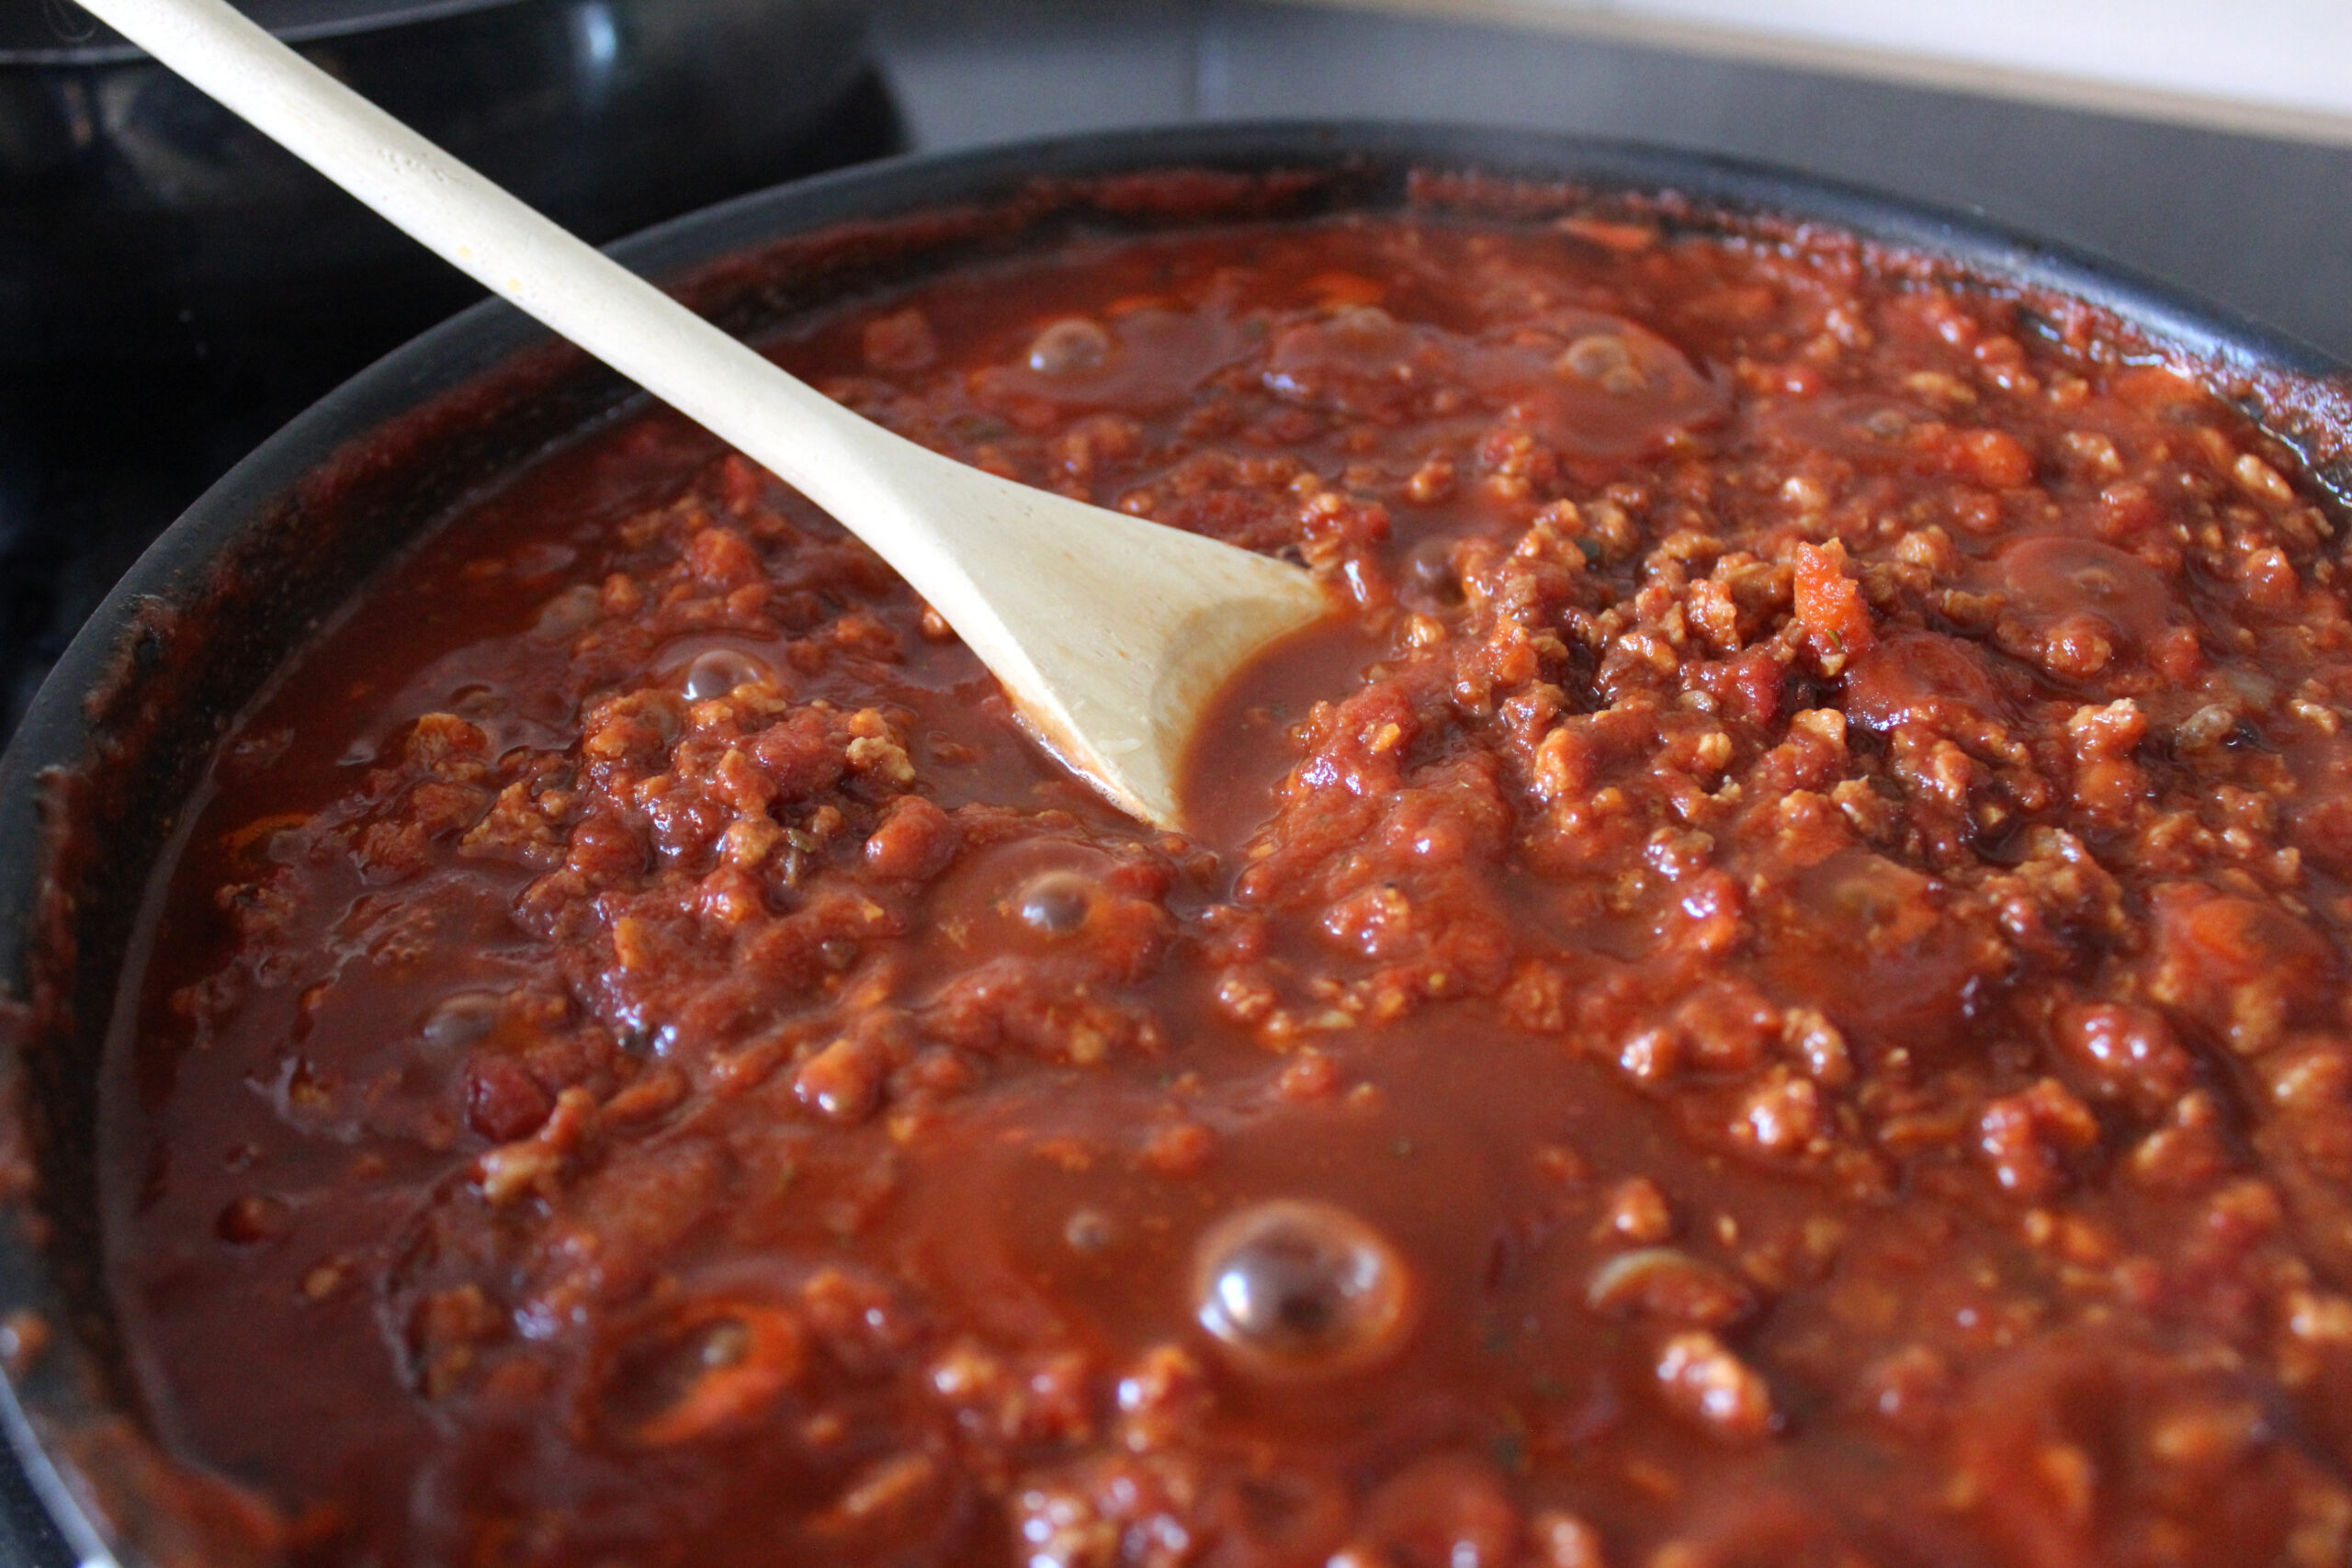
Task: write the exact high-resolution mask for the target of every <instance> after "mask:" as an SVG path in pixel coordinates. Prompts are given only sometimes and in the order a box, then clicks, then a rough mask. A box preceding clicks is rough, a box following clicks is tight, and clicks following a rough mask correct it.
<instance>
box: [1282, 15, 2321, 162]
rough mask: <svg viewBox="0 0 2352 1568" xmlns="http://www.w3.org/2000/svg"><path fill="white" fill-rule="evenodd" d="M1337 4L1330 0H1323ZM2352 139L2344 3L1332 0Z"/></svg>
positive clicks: (2290, 134)
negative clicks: (1498, 19) (1510, 21)
mask: <svg viewBox="0 0 2352 1568" xmlns="http://www.w3.org/2000/svg"><path fill="white" fill-rule="evenodd" d="M1325 3H1333V0H1325ZM1338 3H1350V4H1360V5H1370V6H1378V7H1381V8H1385V9H1403V10H1419V11H1423V12H1452V13H1454V14H1457V15H1465V16H1466V15H1479V16H1487V17H1508V18H1510V19H1515V20H1521V21H1525V22H1530V23H1533V24H1536V25H1552V26H1557V27H1562V28H1570V29H1574V30H1579V31H1587V32H1596V33H1600V34H1604V35H1607V36H1611V37H1617V38H1623V39H1634V40H1636V41H1643V42H1651V43H1660V44H1667V45H1671V46H1679V47H1683V48H1695V49H1700V50H1704V51H1711V52H1722V53H1730V54H1735V55H1740V56H1745V57H1748V58H1756V59H1764V60H1771V61H1777V62H1782V63H1787V64H1793V65H1803V66H1810V67H1813V68H1815V69H1827V70H1835V71H1844V72H1852V73H1861V74H1868V75H1882V76H1889V77H1893V78H1895V79H1899V80H1907V81H1914V82H1923V83H1928V84H1931V85H1943V86H1953V87H1961V88H1967V89H1973V90H1976V91H1980V92H1990V93H1995V94H2002V95H2008V96H2023V97H2030V98H2035V99H2040V100H2043V101H2048V102H2056V103H2063V104H2068V105H2073V106H2076V107H2088V108H2104V109H2111V110H2115V111H2117V112H2120V113H2128V114H2137V115H2142V116H2146V117H2151V118H2165V119H2180V120H2188V121H2191V122H2194V123H2200V124H2208V125H2216V126H2222V127H2225V128H2228V129H2232V130H2251V131H2256V132H2262V133H2267V134H2272V135H2279V136H2288V137H2295V138H2301V139H2308V140H2313V141H2335V142H2352V0H1931V3H1928V4H1919V3H1917V0H1338Z"/></svg>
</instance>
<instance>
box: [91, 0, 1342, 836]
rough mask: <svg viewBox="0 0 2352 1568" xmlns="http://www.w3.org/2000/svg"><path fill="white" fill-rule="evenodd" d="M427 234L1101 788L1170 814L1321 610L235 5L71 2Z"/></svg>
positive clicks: (160, 0) (1305, 587)
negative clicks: (598, 243) (739, 473)
mask: <svg viewBox="0 0 2352 1568" xmlns="http://www.w3.org/2000/svg"><path fill="white" fill-rule="evenodd" d="M85 4H86V5H87V6H88V8H89V9H90V10H91V11H93V12H95V13H96V14H97V15H98V16H99V17H103V18H104V19H105V20H106V21H107V22H109V23H111V24H113V26H114V27H115V28H116V29H117V30H118V31H119V32H121V33H122V34H123V35H124V36H125V37H127V38H129V39H130V40H131V41H132V42H134V43H137V44H139V45H141V47H142V48H144V49H146V50H147V51H149V52H150V53H152V54H153V55H154V56H155V58H156V59H157V60H159V61H161V62H163V63H164V64H165V65H167V66H169V67H170V68H171V69H173V70H174V71H176V72H178V73H180V74H181V75H183V76H185V77H187V79H188V80H189V81H190V82H192V83H193V84H195V85H197V86H198V87H199V88H201V89H202V90H203V91H204V92H206V93H208V94H209V95H210V96H213V97H214V98H216V99H218V100H219V101H220V102H221V103H223V104H225V105H227V106H228V107H230V108H232V109H233V110H234V111H236V112H237V113H238V114H240V115H242V116H243V117H244V118H246V119H248V120H251V121H252V122H253V123H254V126H255V127H256V128H258V129H259V130H261V131H262V132H263V133H264V134H265V135H267V136H269V137H272V138H274V139H275V140H276V141H278V142H279V143H281V144H282V145H284V146H285V147H286V148H287V149H288V151H290V152H293V153H294V154H295V155H296V156H298V157H300V158H302V159H303V160H305V161H306V162H308V163H310V164H311V165H312V166H314V167H316V168H317V169H318V170H319V171H320V172H321V173H322V174H324V175H326V176H327V177H328V178H329V179H332V180H334V182H335V183H337V184H338V185H340V186H343V187H344V188H345V190H348V191H349V192H351V194H352V195H354V196H356V197H358V198H359V199H360V200H361V201H363V202H365V203H366V204H367V205H368V206H369V207H371V208H373V209H375V210H376V211H378V212H379V213H381V214H383V216H384V217H386V218H388V219H390V220H391V221H392V222H394V223H396V224H398V225H399V226H400V227H401V229H403V230H405V231H408V232H409V233H410V234H411V235H413V236H414V237H415V238H416V239H417V240H419V241H421V242H423V243H424V245H425V246H426V247H427V248H429V249H431V250H433V251H435V252H436V253H437V254H440V255H442V256H443V257H445V258H447V260H448V261H450V262H452V263H454V264H455V265H458V267H460V268H462V269H463V270H464V271H466V272H467V273H469V274H471V275H472V276H474V277H476V278H478V279H480V280H481V282H482V283H484V284H485V285H487V286H488V287H489V288H491V289H492V290H493V291H494V292H496V293H498V294H502V295H503V296H505V297H506V298H507V299H510V300H512V301H513V302H514V303H515V304H516V305H518V306H520V307H522V309H523V310H526V311H527V312H529V313H530V314H531V315H533V316H536V317H537V318H538V319H539V320H540V321H544V322H546V323H547V324H548V326H550V327H553V328H554V329H555V330H556V331H557V332H559V333H562V334H563V335H564V336H565V337H567V338H570V339H571V341H572V342H573V343H575V344H579V345H580V346H581V347H582V348H584V349H586V350H587V351H588V352H589V353H591V354H593V355H595V356H596V357H597V358H599V359H601V360H603V361H604V362H605V364H607V365H610V366H611V367H613V368H614V369H616V370H618V371H619V372H620V373H621V374H623V375H624V376H627V377H628V378H630V379H632V380H634V381H636V382H637V383H638V385H639V386H641V387H643V388H645V389H647V390H648V391H650V392H651V393H653V394H654V395H655V396H656V397H659V398H661V399H662V400H663V401H665V402H667V403H669V404H670V405H671V406H672V407H673V408H675V409H677V410H678V411H679V412H681V413H684V414H685V415H686V416H687V417H689V418H691V419H693V420H695V422H697V423H700V424H702V425H703V426H704V427H705V428H706V429H707V430H709V431H711V432H712V433H713V434H717V435H718V436H719V437H720V438H721V439H722V440H725V441H727V442H729V443H730V444H731V445H733V446H735V447H736V448H737V449H738V450H740V451H741V452H742V453H743V454H744V455H745V456H747V457H751V458H752V459H754V460H755V461H757V462H760V463H763V464H764V465H766V466H767V468H769V469H770V470H772V471H773V472H775V474H776V475H777V476H778V477H780V478H782V479H785V480H786V482H788V483H790V484H792V485H793V486H795V487H796V488H797V489H798V490H799V491H800V492H801V493H802V494H804V495H806V496H807V497H808V498H809V500H811V501H813V502H816V503H817V504H818V505H820V506H821V507H823V508H824V509H825V510H826V511H828V512H830V513H832V514H833V516H834V517H836V518H838V519H839V520H840V521H841V523H842V525H843V526H845V527H847V528H849V529H851V530H852V531H854V533H855V534H856V535H857V536H859V537H860V538H862V539H864V540H865V542H866V543H867V544H868V545H871V546H872V547H874V549H875V550H876V553H877V554H879V555H880V556H881V557H882V558H883V559H885V560H887V561H888V562H889V563H890V565H891V566H892V567H893V568H895V569H896V570H898V572H899V576H901V577H903V578H905V579H906V581H908V583H909V584H910V586H911V587H912V588H913V589H914V591H915V592H918V593H920V594H922V596H923V598H924V599H925V600H927V601H929V602H930V604H932V606H933V608H935V609H936V610H938V612H939V613H940V614H941V615H944V616H945V617H946V619H947V623H948V625H950V626H954V627H955V628H956V633H957V634H958V635H959V636H961V637H963V639H964V641H965V643H966V644H967V646H969V647H970V649H972V651H973V652H974V653H975V654H977V655H978V657H979V659H980V661H981V662H982V663H984V664H986V665H987V666H988V667H989V670H990V671H994V672H995V674H996V676H997V678H998V679H999V680H1000V681H1001V682H1003V684H1004V686H1005V688H1006V690H1007V692H1008V693H1009V694H1010V695H1011V696H1012V701H1013V704H1014V705H1015V707H1016V708H1017V709H1018V711H1019V712H1020V713H1021V715H1022V716H1023V719H1024V720H1025V721H1026V722H1027V723H1028V724H1029V726H1030V727H1031V728H1032V730H1033V731H1034V732H1035V734H1036V735H1037V736H1038V737H1039V738H1040V739H1042V740H1044V741H1045V743H1046V745H1048V746H1049V747H1051V748H1052V749H1053V750H1055V751H1056V752H1057V754H1058V755H1060V756H1061V757H1062V759H1063V760H1064V761H1067V762H1069V764H1070V766H1072V767H1073V768H1075V769H1077V770H1078V771H1079V772H1080V773H1082V774H1084V775H1085V776H1086V777H1087V778H1088V779H1089V780H1091V782H1092V783H1093V784H1095V785H1096V787H1098V788H1100V789H1101V790H1102V791H1103V793H1104V794H1105V795H1109V796H1110V797H1111V799H1113V800H1114V801H1115V802H1117V803H1118V804H1119V805H1121V806H1122V807H1125V808H1126V809H1127V810H1129V811H1131V812H1133V813H1135V814H1136V816H1138V817H1141V818H1144V819H1146V820H1147V821H1151V822H1157V823H1159V824H1161V825H1162V826H1173V825H1174V824H1175V822H1176V819H1177V802H1176V775H1177V772H1178V766H1179V762H1180V761H1181V759H1182V754H1183V750H1184V747H1185V744H1186V742H1187V740H1188V739H1189V738H1190V736H1191V734H1192V730H1193V725H1194V723H1195V722H1196V720H1197V718H1198V716H1199V715H1200V713H1201V711H1202V710H1203V708H1204V705H1205V704H1206V703H1207V701H1208V699H1209V696H1210V694H1211V693H1212V692H1213V691H1214V690H1215V689H1216V687H1217V686H1218V685H1219V684H1221V683H1222V682H1223V681H1224V679H1225V678H1226V677H1227V676H1228V675H1229V674H1230V673H1231V672H1232V671H1233V670H1234V669H1235V668H1236V667H1238V665H1239V663H1240V662H1241V661H1243V660H1246V659H1248V658H1250V656H1252V655H1253V654H1254V652H1255V651H1256V650H1257V649H1259V648H1261V647H1262V646H1264V645H1265V644H1266V643H1267V642H1268V641H1269V640H1270V639H1272V638H1273V637H1278V636H1280V635H1282V634H1283V633H1285V632H1287V631H1290V630H1293V629H1295V628H1296V627H1298V626H1304V625H1306V624H1307V623H1308V622H1310V621H1312V620H1314V619H1316V618H1317V617H1318V616H1319V615H1322V614H1323V613H1324V612H1325V609H1326V604H1325V601H1324V598H1323V595H1322V593H1321V592H1320V591H1319V590H1318V589H1317V587H1316V585H1315V584H1314V582H1313V581H1311V580H1310V579H1309V578H1308V577H1307V575H1306V573H1305V572H1303V571H1300V570H1297V569H1296V568H1295V567H1290V566H1285V565H1283V564H1282V563H1280V562H1277V561H1273V560H1270V559H1267V558H1264V557H1261V556H1255V555H1251V554H1250V553H1249V552H1247V551H1243V550H1238V549H1235V548H1233V547H1231V546H1228V545H1224V544H1219V543H1217V542H1216V541H1214V540H1211V539H1205V538H1202V537H1200V536H1195V535H1191V534H1186V533H1183V532H1181V531H1179V530H1177V529H1173V528H1163V527H1160V526H1159V525H1154V524H1150V523H1146V522H1142V521H1140V520H1138V519H1136V518H1134V517H1128V516H1125V515H1122V514H1121V513H1114V512H1106V511H1103V510H1101V509H1100V508H1097V507H1092V506H1088V505H1085V504H1083V503H1081V502H1075V501H1070V500H1068V499H1065V498H1063V497H1060V496H1056V495H1052V494H1048V493H1046V492H1045V491H1035V490H1030V489H1028V488H1026V487H1024V486H1022V485H1018V484H1014V483H1012V482H1011V481H1010V480H1007V479H999V478H997V477H996V476H994V475H992V474H985V473H982V472H980V471H979V470H978V469H976V468H966V467H964V466H963V465H962V464H960V463H956V462H955V461H953V460H952V459H949V458H947V457H941V456H939V455H938V454H937V453H934V452H932V451H930V450H928V449H926V448H924V447H922V446H916V445H915V444H914V443H913V442H910V441H908V440H906V439H904V438H903V437H901V436H899V435H896V434H892V433H891V432H889V431H887V430H884V429H883V428H881V427H880V426H879V425H876V424H872V423H868V422H867V421H865V420H864V419H861V418H859V417H858V416H857V415H856V414H854V413H852V412H849V411H848V410H846V409H844V408H842V407H841V406H840V405H838V404H836V403H834V402H832V401H831V400H830V399H827V398H825V397H823V396H822V395H820V393H818V392H816V391H814V390H812V389H809V388H808V387H806V386H804V385H802V384H801V383H800V382H798V381H797V380H795V379H793V378H791V377H790V376H788V375H786V374H785V372H784V371H782V370H781V369H779V368H777V367H775V366H774V365H772V364H770V363H769V362H768V361H767V360H765V359H763V358H762V357H761V356H760V355H758V354H756V353H754V352H753V351H752V350H751V349H749V348H747V347H745V346H744V345H743V344H740V343H737V342H736V341H735V340H734V339H733V338H730V337H729V336H728V335H727V334H726V333H723V332H720V331H719V330H718V328H717V327H714V326H712V325H711V324H710V323H709V322H707V321H704V320H702V319H701V318H700V317H699V316H696V315H695V313H694V312H693V311H691V310H687V309H685V308H684V306H682V305H680V304H678V303H677V302H676V301H674V300H673V299H670V298H669V297H668V296H667V295H665V294H663V293H662V291H661V290H660V289H658V288H654V287H653V286H652V285H651V284H650V283H647V282H646V281H645V280H644V279H642V278H640V277H639V276H636V275H635V274H633V273H631V272H629V271H628V270H627V269H626V268H624V267H622V266H620V265H617V264H616V263H615V262H612V261H610V260H608V259H607V258H605V256H603V255H602V254H598V253H597V252H596V251H594V250H593V249H592V248H590V247H589V246H587V245H585V244H583V243H581V242H580V241H579V240H577V239H574V238H573V237H572V236H571V235H570V234H568V233H566V232H565V231H563V230H561V229H560V228H558V227H557V226H556V225H555V224H553V223H550V222H549V221H548V220H546V219H545V218H542V217H540V216H539V215H538V214H537V213H536V212H534V211H532V210H531V209H529V208H527V207H526V206H524V205H523V204H522V203H521V202H519V201H517V200H515V198H514V197H511V196H509V195H507V194H506V193H505V192H504V191H503V190H501V189H499V188H498V186H495V185H492V183H491V182H490V181H488V180H486V179H484V178H483V177H482V176H481V175H478V174H476V173H475V172H474V171H473V170H471V169H469V168H468V167H466V166H465V165H464V164H461V163H459V162H458V160H456V159H455V158H452V157H450V156H449V155H448V154H447V153H446V152H442V151H441V150H440V149H439V148H437V147H435V146H434V145H433V144H432V143H431V142H429V141H425V140H424V138H423V137H421V136H419V135H417V134H416V133H415V132H414V131H413V130H409V129H408V128H407V127H406V126H404V125H402V124H401V123H400V122H399V121H398V120H396V119H394V118H391V117H390V115H388V114H385V113H384V112H383V111H382V110H380V109H379V108H377V107H375V106H374V105H372V104H370V103H368V101H367V100H366V99H364V98H362V97H360V96H358V95H357V94H356V93H354V92H352V91H351V90H350V89H349V88H347V87H345V86H344V85H342V84H341V83H339V82H336V81H335V80H334V79H333V78H332V77H330V76H328V75H327V74H326V73H323V72H322V71H320V70H318V69H317V68H316V67H314V66H312V65H311V64H310V63H309V62H307V61H305V60H303V59H302V58H301V57H300V56H299V55H297V54H296V53H294V51H291V50H289V49H288V48H286V47H285V46H284V45H283V44H280V43H279V42H278V41H277V39H273V38H271V37H270V36H269V34H268V33H267V32H266V31H264V30H263V29H262V28H259V27H256V26H255V25H254V24H253V23H252V22H250V21H248V20H246V19H245V17H243V16H242V15H241V14H240V13H238V12H237V11H236V10H234V9H232V7H231V6H229V5H228V4H227V3H226V0H85Z"/></svg>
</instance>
